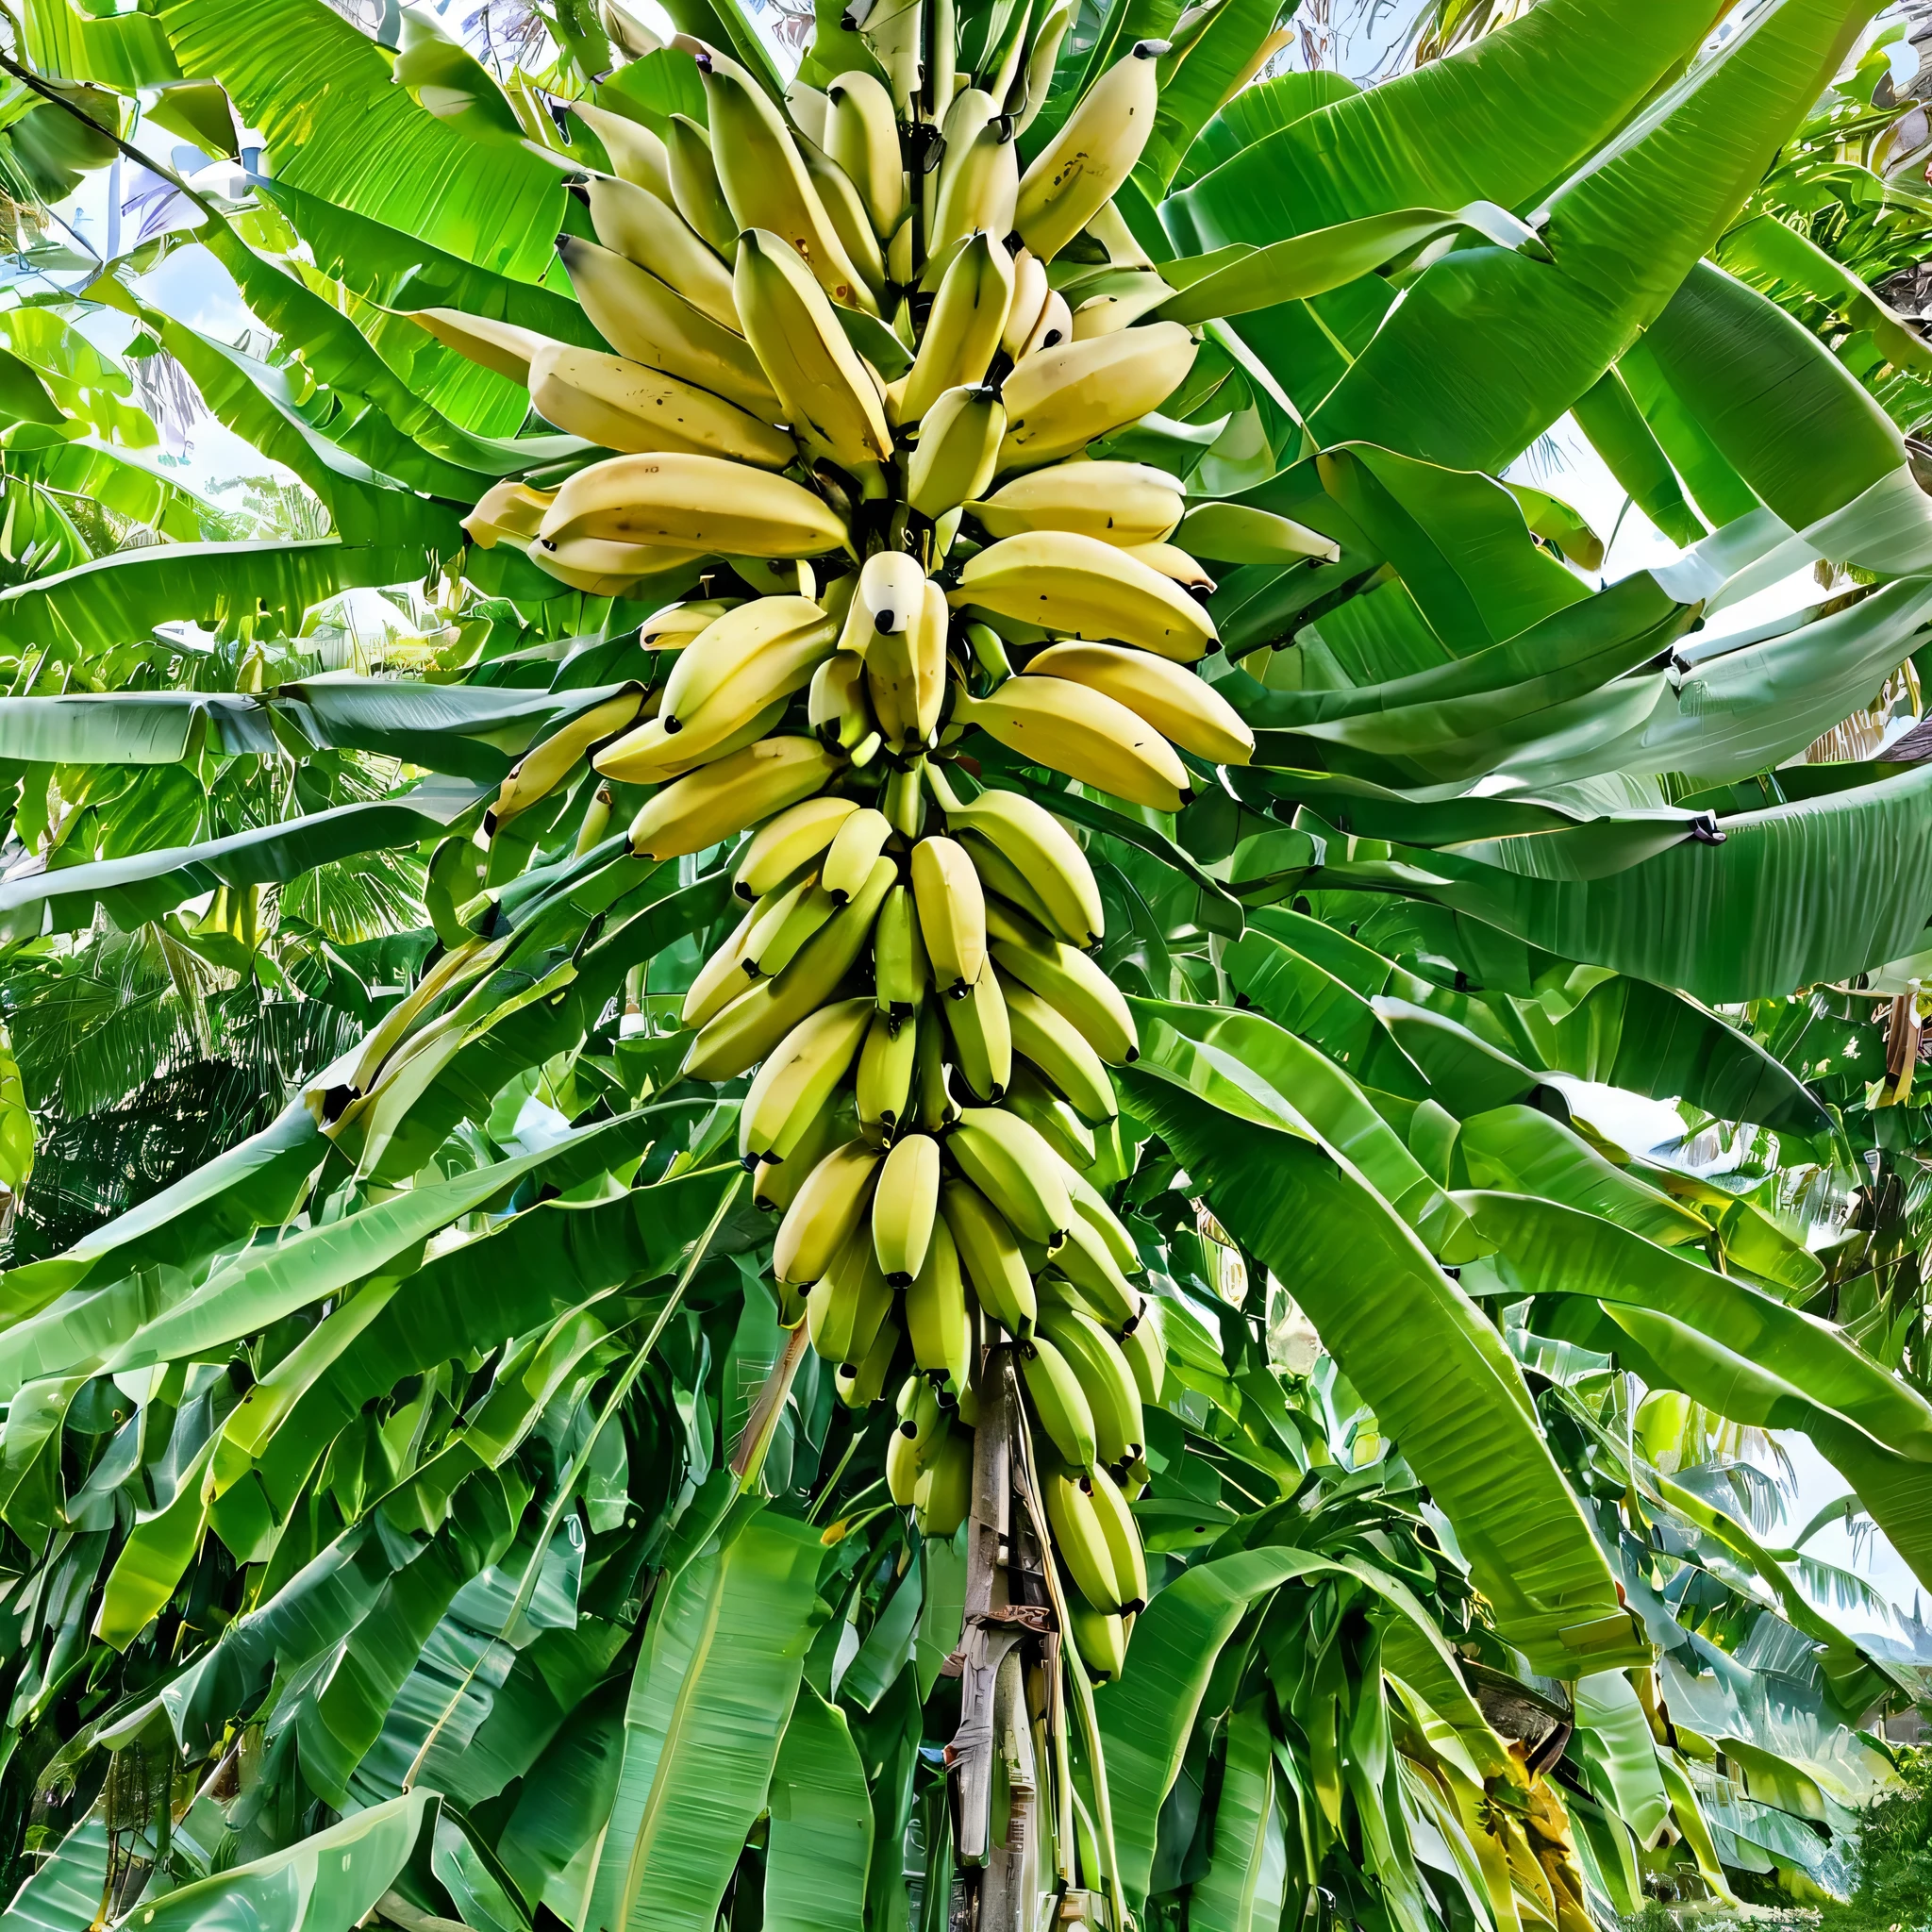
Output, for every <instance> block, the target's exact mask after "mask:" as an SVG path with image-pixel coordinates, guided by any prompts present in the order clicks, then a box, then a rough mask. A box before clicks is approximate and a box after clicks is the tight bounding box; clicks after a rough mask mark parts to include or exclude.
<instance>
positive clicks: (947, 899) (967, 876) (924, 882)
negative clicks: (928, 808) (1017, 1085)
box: [912, 839, 1004, 1084]
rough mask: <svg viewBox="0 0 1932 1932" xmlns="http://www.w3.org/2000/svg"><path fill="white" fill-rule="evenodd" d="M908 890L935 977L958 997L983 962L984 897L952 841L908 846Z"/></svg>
mask: <svg viewBox="0 0 1932 1932" xmlns="http://www.w3.org/2000/svg"><path fill="white" fill-rule="evenodd" d="M912 896H913V899H914V901H915V902H916V904H917V905H918V908H919V931H920V936H921V938H923V939H924V941H925V956H926V958H928V959H929V960H930V961H931V962H932V970H933V978H934V983H935V984H936V985H937V986H938V988H939V990H940V991H941V992H943V993H949V994H951V995H953V996H954V997H955V998H957V997H958V996H959V995H960V994H961V993H963V992H964V991H966V989H967V988H968V987H970V986H971V985H972V984H973V983H974V980H976V979H977V978H978V977H979V974H980V969H981V968H982V967H983V966H984V965H985V963H986V899H985V896H984V895H983V894H982V892H981V891H980V888H979V874H977V873H976V872H974V869H973V861H972V859H971V858H968V857H967V855H966V852H965V850H964V848H963V847H962V846H960V845H959V844H958V841H955V840H952V839H922V840H921V841H919V843H918V844H917V845H915V846H914V847H913V848H912ZM1002 1084H1004V1083H1002Z"/></svg>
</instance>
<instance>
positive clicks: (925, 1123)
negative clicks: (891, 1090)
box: [912, 1012, 959, 1134]
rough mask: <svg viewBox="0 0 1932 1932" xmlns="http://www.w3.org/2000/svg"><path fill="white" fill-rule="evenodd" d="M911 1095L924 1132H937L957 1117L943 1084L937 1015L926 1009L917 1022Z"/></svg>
mask: <svg viewBox="0 0 1932 1932" xmlns="http://www.w3.org/2000/svg"><path fill="white" fill-rule="evenodd" d="M912 1077H913V1082H914V1087H913V1098H914V1100H915V1102H916V1103H917V1106H918V1109H919V1124H920V1125H921V1126H922V1127H924V1129H925V1131H926V1132H927V1133H928V1134H937V1133H938V1132H939V1131H940V1129H941V1127H949V1126H951V1125H952V1124H953V1123H954V1122H955V1121H956V1120H958V1118H959V1109H958V1107H957V1106H956V1105H955V1104H954V1101H953V1094H952V1090H951V1089H950V1088H949V1087H948V1086H947V1085H946V1057H945V1043H944V1041H943V1040H942V1038H941V1029H940V1026H939V1024H938V1021H937V1018H936V1017H935V1016H934V1015H933V1014H932V1013H930V1012H927V1013H926V1014H925V1016H924V1019H923V1020H922V1021H921V1023H920V1027H919V1050H918V1056H917V1058H916V1059H915V1061H914V1064H913V1070H912Z"/></svg>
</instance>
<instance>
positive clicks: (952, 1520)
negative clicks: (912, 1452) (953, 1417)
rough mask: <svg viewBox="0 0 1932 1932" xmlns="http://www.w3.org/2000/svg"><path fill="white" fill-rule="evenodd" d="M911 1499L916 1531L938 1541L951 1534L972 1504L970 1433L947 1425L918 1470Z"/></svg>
mask: <svg viewBox="0 0 1932 1932" xmlns="http://www.w3.org/2000/svg"><path fill="white" fill-rule="evenodd" d="M912 1502H913V1507H914V1508H915V1509H916V1510H917V1511H918V1522H919V1533H920V1535H921V1536H923V1537H926V1538H929V1539H932V1540H934V1541H945V1539H946V1538H948V1537H950V1536H952V1535H954V1534H955V1533H956V1532H957V1531H958V1527H959V1525H960V1524H962V1523H964V1522H965V1521H966V1512H967V1510H968V1509H970V1508H971V1507H973V1432H972V1431H971V1430H970V1429H959V1428H948V1429H947V1431H946V1434H945V1437H944V1439H943V1441H941V1443H940V1444H939V1446H938V1448H937V1449H935V1450H934V1452H933V1457H932V1460H931V1461H930V1462H928V1463H927V1464H926V1466H925V1467H924V1469H923V1470H921V1471H920V1473H919V1481H918V1483H917V1484H916V1485H915V1486H914V1488H913V1492H912Z"/></svg>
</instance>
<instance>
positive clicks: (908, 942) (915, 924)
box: [873, 859, 930, 1020]
mask: <svg viewBox="0 0 1932 1932" xmlns="http://www.w3.org/2000/svg"><path fill="white" fill-rule="evenodd" d="M881 863H884V864H890V863H891V860H889V859H885V860H875V861H874V865H877V864H881ZM929 971H930V968H929V966H928V963H927V960H926V957H925V942H924V941H923V940H922V939H921V938H920V936H919V919H918V914H917V911H916V909H915V908H914V905H913V898H912V889H911V888H910V887H909V886H904V885H900V884H898V883H897V882H896V881H895V882H894V884H893V886H892V888H891V891H889V892H888V893H887V894H886V898H885V904H884V905H883V906H881V907H880V908H879V922H878V930H877V931H876V933H875V934H874V938H873V980H874V986H875V987H876V989H877V995H876V1004H877V1007H878V1010H879V1011H880V1012H882V1013H885V1014H887V1015H889V1016H890V1017H891V1018H892V1019H895V1020H904V1019H906V1018H908V1016H909V1015H910V1014H912V1013H914V1012H916V1011H917V1010H918V1008H919V1003H920V1001H921V1000H923V999H924V997H925V982H926V978H927V975H928V973H929Z"/></svg>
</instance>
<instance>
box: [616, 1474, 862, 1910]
mask: <svg viewBox="0 0 1932 1932" xmlns="http://www.w3.org/2000/svg"><path fill="white" fill-rule="evenodd" d="M823 1555H824V1545H823V1544H822V1543H821V1542H820V1541H819V1536H818V1532H817V1531H816V1530H814V1529H812V1528H811V1527H810V1526H809V1525H808V1524H803V1523H799V1522H796V1521H794V1520H791V1519H789V1518H785V1517H781V1516H775V1515H773V1514H771V1513H770V1512H769V1511H765V1510H755V1511H754V1512H753V1513H752V1514H750V1515H749V1516H737V1517H733V1518H731V1519H729V1520H727V1523H726V1524H725V1528H724V1541H723V1542H722V1545H713V1546H710V1547H708V1548H707V1549H705V1550H704V1551H703V1552H702V1553H700V1554H699V1555H697V1556H696V1557H694V1558H693V1559H692V1560H691V1562H690V1563H689V1564H688V1565H687V1566H686V1567H685V1568H684V1569H683V1570H681V1571H680V1572H679V1573H678V1574H677V1575H676V1576H675V1578H672V1579H669V1580H667V1581H666V1582H665V1583H664V1584H662V1585H660V1586H659V1596H658V1603H657V1605H656V1607H654V1609H653V1612H652V1617H651V1624H650V1627H649V1630H648V1632H647V1633H646V1638H645V1645H644V1650H643V1654H642V1655H641V1657H639V1659H638V1668H637V1675H636V1677H635V1678H634V1679H633V1680H632V1685H631V1697H630V1705H629V1707H628V1709H627V1711H626V1712H625V1752H624V1769H623V1772H622V1773H621V1774H620V1776H619V1779H618V1787H617V1795H616V1801H615V1803H614V1804H613V1806H612V1807H611V1813H610V1824H609V1826H608V1830H607V1831H606V1833H605V1838H604V1847H603V1852H602V1854H601V1856H600V1857H599V1859H598V1863H597V1876H596V1881H595V1886H594V1889H593V1890H592V1893H591V1910H590V1914H589V1922H590V1923H591V1924H597V1925H605V1926H608V1927H609V1928H611V1932H620V1928H628V1932H637V1928H641V1927H643V1926H646V1925H648V1926H651V1927H653V1928H658V1927H666V1928H668V1927H674V1926H675V1927H685V1926H689V1927H695V1928H698V1932H710V1927H711V1925H712V1924H713V1923H714V1921H715V1920H716V1918H717V1913H718V1902H719V1900H720V1899H721V1898H723V1896H724V1888H725V1886H726V1885H727V1884H728V1883H729V1881H730V1878H731V1874H732V1872H733V1870H734V1869H735V1868H736V1866H737V1864H738V1857H739V1853H740V1852H741V1850H742V1848H743V1844H744V1835H745V1833H746V1832H747V1831H748V1830H749V1829H750V1828H751V1825H752V1824H753V1822H754V1821H755V1820H756V1819H757V1817H758V1814H759V1812H761V1811H762V1810H763V1809H764V1808H765V1804H766V1796H767V1792H768V1790H769V1788H770V1785H771V1781H772V1774H773V1768H774V1764H775V1762H776V1760H777V1756H778V1751H779V1744H780V1740H781V1738H782V1736H783V1733H784V1731H785V1727H786V1720H787V1718H788V1716H789V1715H790V1713H791V1707H792V1704H793V1701H794V1699H795V1698H796V1697H797V1694H798V1687H799V1676H800V1673H801V1671H802V1669H803V1666H804V1662H805V1651H806V1646H807V1643H808V1641H809V1638H810V1634H811V1629H812V1624H813V1605H814V1603H815V1602H816V1598H815V1595H814V1585H815V1582H816V1578H817V1575H818V1568H819V1559H820V1557H822V1556H823Z"/></svg>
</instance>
